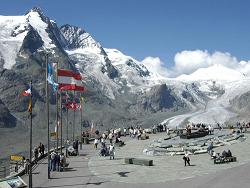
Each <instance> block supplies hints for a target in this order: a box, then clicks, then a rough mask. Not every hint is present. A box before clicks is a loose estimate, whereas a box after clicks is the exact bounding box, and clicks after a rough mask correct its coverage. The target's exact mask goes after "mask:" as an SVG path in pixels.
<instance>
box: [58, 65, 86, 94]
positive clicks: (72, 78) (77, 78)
mask: <svg viewBox="0 0 250 188" xmlns="http://www.w3.org/2000/svg"><path fill="white" fill-rule="evenodd" d="M58 84H59V90H74V91H81V92H83V91H84V87H83V84H82V77H81V75H80V73H75V72H73V71H71V70H63V69H58Z"/></svg>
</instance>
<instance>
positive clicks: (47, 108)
mask: <svg viewBox="0 0 250 188" xmlns="http://www.w3.org/2000/svg"><path fill="white" fill-rule="evenodd" d="M45 63H46V79H45V85H46V111H47V129H48V135H47V136H48V179H50V135H49V134H50V130H49V95H48V94H49V85H48V54H47V53H46V55H45Z"/></svg>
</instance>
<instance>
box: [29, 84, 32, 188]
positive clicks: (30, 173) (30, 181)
mask: <svg viewBox="0 0 250 188" xmlns="http://www.w3.org/2000/svg"><path fill="white" fill-rule="evenodd" d="M29 112H30V163H29V188H32V80H31V81H30V101H29Z"/></svg>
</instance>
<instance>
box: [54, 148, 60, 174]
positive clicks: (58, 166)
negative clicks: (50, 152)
mask: <svg viewBox="0 0 250 188" xmlns="http://www.w3.org/2000/svg"><path fill="white" fill-rule="evenodd" d="M53 170H54V171H55V170H57V171H60V155H59V154H58V152H56V155H55V165H54V169H53Z"/></svg>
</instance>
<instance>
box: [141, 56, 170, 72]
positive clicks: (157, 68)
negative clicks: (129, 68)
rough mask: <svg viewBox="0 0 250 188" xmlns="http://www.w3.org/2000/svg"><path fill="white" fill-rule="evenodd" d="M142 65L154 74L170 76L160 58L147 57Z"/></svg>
mask: <svg viewBox="0 0 250 188" xmlns="http://www.w3.org/2000/svg"><path fill="white" fill-rule="evenodd" d="M141 63H142V64H143V65H144V66H145V67H146V68H147V69H148V70H149V71H150V72H152V73H156V74H159V75H161V76H164V77H168V76H169V75H170V74H169V72H168V70H167V68H166V67H165V66H164V63H163V62H162V61H161V60H160V58H159V57H146V58H145V59H144V60H142V61H141Z"/></svg>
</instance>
